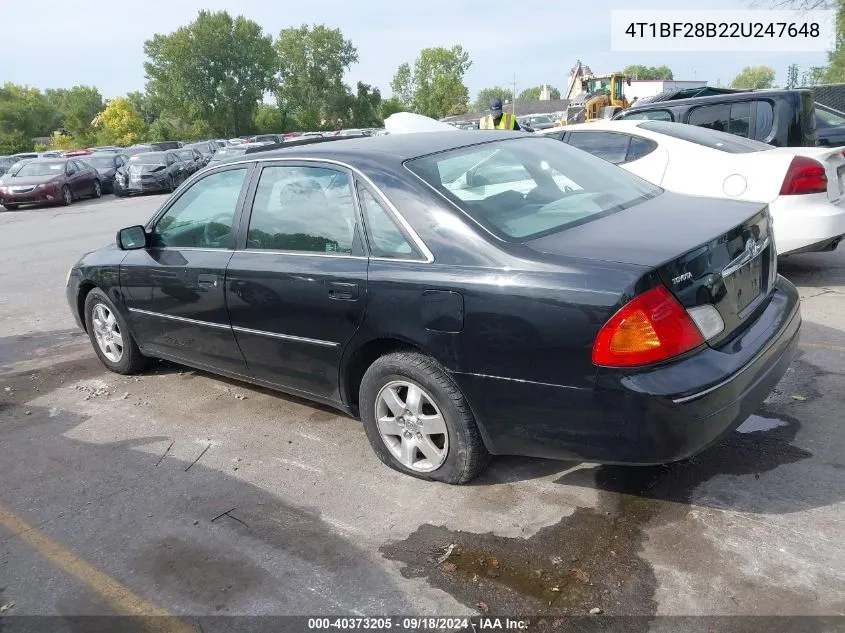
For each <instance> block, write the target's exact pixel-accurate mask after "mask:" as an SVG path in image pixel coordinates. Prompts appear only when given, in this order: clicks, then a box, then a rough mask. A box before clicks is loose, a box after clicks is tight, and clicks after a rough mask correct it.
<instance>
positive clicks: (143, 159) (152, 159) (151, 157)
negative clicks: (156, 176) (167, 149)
mask: <svg viewBox="0 0 845 633" xmlns="http://www.w3.org/2000/svg"><path fill="white" fill-rule="evenodd" d="M129 162H130V163H132V164H134V165H163V164H164V163H166V162H167V161H166V160H165V158H164V152H145V153H143V154H138V155H137V156H133V157H132V158H130V159H129Z"/></svg>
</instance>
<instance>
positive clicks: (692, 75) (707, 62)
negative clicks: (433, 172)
mask: <svg viewBox="0 0 845 633" xmlns="http://www.w3.org/2000/svg"><path fill="white" fill-rule="evenodd" d="M752 1H753V0H745V2H747V3H745V2H743V0H740V3H737V1H736V0H709V1H708V0H701V2H700V3H698V4H697V6H696V7H695V8H700V9H730V8H755V7H757V6H759V5H754V4H752ZM774 2H775V0H772V4H774ZM591 5H592V3H591V2H589V0H588V1H586V2H584V1H580V2H575V1H573V0H557V1H550V0H535V1H534V2H531V3H530V4H528V5H523V4H521V3H518V2H507V1H505V0H486V1H484V2H479V1H477V0H451V1H449V2H447V1H445V0H426V1H425V2H419V1H418V2H413V3H412V2H408V1H407V0H405V1H402V0H400V1H398V2H397V1H394V2H393V3H388V2H387V1H386V0H356V1H354V2H350V1H349V0H307V1H306V2H297V1H295V0H199V1H195V2H190V1H186V0H136V1H135V2H121V1H116V2H111V1H106V2H104V1H103V0H25V1H15V0H0V20H2V25H3V36H2V43H0V51H2V62H0V84H3V83H5V82H7V81H10V82H14V83H19V84H25V85H30V86H34V87H36V88H40V89H42V90H43V89H46V88H69V87H71V86H74V85H80V84H83V85H94V86H96V87H97V88H99V90H100V92H101V93H102V94H103V96H104V97H105V98H113V97H117V96H120V95H123V94H126V93H127V92H129V91H132V90H143V87H144V83H145V79H144V68H143V63H144V59H145V57H144V50H143V45H144V41H145V40H147V39H149V38H151V37H152V36H153V34H155V33H169V32H172V31H174V30H175V29H176V28H178V27H179V26H182V25H184V24H187V23H189V22H191V21H192V20H193V19H194V18H195V17H196V14H197V11H198V10H200V9H208V10H227V11H229V13H231V14H232V15H238V14H241V15H244V16H246V17H248V18H250V19H252V20H255V21H256V22H258V24H260V25H261V26H262V28H263V29H264V31H265V33H270V34H272V35H273V36H274V37H276V36H277V35H278V33H279V31H281V30H282V29H283V28H286V27H290V26H301V25H302V24H321V23H322V24H326V25H328V26H330V27H332V28H340V29H341V31H342V32H343V34H344V36H345V37H346V38H347V39H350V40H352V43H353V44H354V45H355V46H356V47H357V49H358V57H359V61H358V63H357V64H355V65H354V66H353V67H352V68H351V69H350V71H349V73H348V74H347V77H346V80H347V82H348V83H349V84H350V86H353V87H354V85H355V83H356V82H357V81H359V80H360V81H364V82H366V83H369V84H373V85H375V86H377V87H378V88H380V89H381V91H382V95H383V96H385V97H386V96H388V95H389V93H390V80H391V79H392V77H393V75H394V73H395V72H396V68H397V67H398V66H399V64H401V63H402V62H406V61H407V62H410V63H411V64H413V60H414V59H415V58H416V57H417V55H418V53H419V51H420V50H421V49H423V48H426V47H430V46H444V47H451V46H452V45H454V44H461V45H462V46H463V47H464V49H465V50H466V51H468V52H469V54H470V59H471V60H472V66H471V67H470V68H469V70H468V71H467V74H466V77H465V83H466V85H467V87H468V88H469V92H470V99H471V100H474V99H475V97H476V95H477V93H478V91H479V90H480V89H482V88H486V87H492V86H495V85H506V86H508V87H511V84H512V83H513V82H514V78H515V80H516V90H517V93H519V92H520V91H522V90H523V89H525V88H529V87H532V86H537V85H541V84H543V83H547V84H550V85H552V86H554V87H556V88H558V89H563V90H565V88H566V85H567V81H568V73H569V70H570V68H571V67H572V66H573V65H574V64H575V62H576V60H579V59H580V60H581V61H582V62H583V63H585V64H587V65H588V66H590V67H591V69H592V70H593V72H595V73H609V72H611V71H615V70H621V69H622V68H624V67H625V66H627V65H629V64H645V65H649V66H654V65H662V64H667V65H668V66H669V67H670V68H671V69H672V71H673V73H674V77H675V79H690V80H692V79H695V80H699V81H701V80H706V81H708V82H709V84H710V85H713V86H715V85H719V84H721V85H722V86H725V85H727V84H729V83H730V81H731V79H732V78H733V77H734V76H735V75H736V74H737V73H739V72H740V71H741V70H742V68H743V67H744V66H748V65H759V64H765V65H769V66H771V67H772V68H774V69H775V71H776V72H777V79H776V83H781V84H784V83H786V74H787V68H788V66H789V65H790V64H792V63H796V64H798V65H799V67H801V69H802V70H803V69H806V68H809V67H810V66H813V65H821V64H824V63H825V61H826V56H825V54H824V53H777V54H773V53H701V52H699V53H696V52H689V53H677V52H672V53H666V52H662V53H661V52H655V53H625V52H611V50H610V11H611V10H612V9H630V8H635V9H677V8H679V7H678V4H677V0H640V1H639V2H638V3H637V4H636V5H633V4H631V2H630V0H609V1H608V2H604V3H597V6H598V7H599V8H596V9H594V10H592V9H590V7H591Z"/></svg>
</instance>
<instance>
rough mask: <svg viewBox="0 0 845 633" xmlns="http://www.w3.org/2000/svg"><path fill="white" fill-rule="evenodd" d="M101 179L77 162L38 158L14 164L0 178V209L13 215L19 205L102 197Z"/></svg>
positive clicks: (68, 159) (86, 165) (85, 164)
mask: <svg viewBox="0 0 845 633" xmlns="http://www.w3.org/2000/svg"><path fill="white" fill-rule="evenodd" d="M102 191H103V190H102V184H101V182H100V176H99V173H98V172H97V170H96V169H94V167H92V166H91V165H89V164H88V163H86V162H85V161H83V160H81V159H78V158H37V159H35V160H30V161H27V162H25V163H17V164H15V165H14V166H13V167H12V169H10V170H9V172H8V173H7V174H6V175H4V176H3V177H2V178H0V205H2V206H4V207H5V208H6V209H8V210H9V211H14V210H15V209H17V208H18V207H19V206H20V205H22V204H65V205H68V204H71V203H72V202H73V201H74V200H75V199H77V198H83V197H85V196H90V197H92V198H99V197H100V195H102Z"/></svg>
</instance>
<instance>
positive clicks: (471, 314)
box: [67, 131, 801, 484]
mask: <svg viewBox="0 0 845 633" xmlns="http://www.w3.org/2000/svg"><path fill="white" fill-rule="evenodd" d="M67 299H68V301H69V304H70V309H71V311H72V313H73V315H74V317H75V318H76V320H77V322H78V323H79V325H80V326H81V327H82V328H84V330H85V331H86V332H87V333H88V335H89V337H90V340H91V343H92V346H93V349H94V352H95V353H96V354H97V355H98V356H99V358H100V360H101V361H102V363H103V364H104V365H105V366H106V367H107V368H108V369H110V370H112V371H114V372H118V373H121V374H130V373H133V372H138V371H140V370H142V369H143V368H144V367H145V366H146V364H147V363H148V361H149V359H151V358H162V359H168V360H171V361H174V362H177V363H182V364H184V365H188V366H192V367H196V368H200V369H204V370H207V371H211V372H215V373H218V374H220V375H223V376H228V377H230V378H234V379H238V380H243V381H247V382H251V383H255V384H257V385H263V386H266V387H269V388H272V389H276V390H279V391H282V392H287V393H290V394H295V395H298V396H302V397H305V398H308V399H311V400H313V401H316V402H322V403H326V404H329V405H331V406H333V407H336V408H337V409H340V410H342V411H345V412H348V413H350V414H352V415H354V416H358V417H360V419H361V420H362V422H363V426H364V430H365V432H366V435H367V437H368V439H369V441H370V443H371V445H372V448H373V450H374V451H375V453H376V455H377V456H378V457H379V458H380V459H381V460H382V461H383V462H384V463H385V464H387V465H389V466H390V467H392V468H395V469H397V470H399V471H401V472H404V473H406V474H409V475H413V476H416V477H421V478H427V479H432V480H438V481H443V482H448V483H455V484H456V483H465V482H468V481H470V480H471V479H472V478H473V477H475V476H476V475H477V474H478V473H479V472H480V471H481V470H482V469H483V468H484V466H485V464H486V463H487V459H488V457H489V456H490V455H491V454H519V455H528V456H537V457H545V458H559V459H581V460H587V461H592V462H605V463H624V464H656V463H665V462H671V461H675V460H680V459H683V458H686V457H688V456H690V455H692V454H694V453H697V452H699V451H701V450H702V449H703V448H705V447H707V446H709V445H711V444H712V443H714V442H717V441H719V440H720V438H722V437H723V436H724V435H725V434H727V433H730V432H731V431H733V429H735V428H736V427H737V426H738V425H739V424H741V423H742V422H743V420H745V419H746V418H747V417H748V416H749V415H750V414H751V413H752V412H753V411H755V410H756V409H757V408H758V407H759V406H760V404H761V403H762V402H763V400H764V399H765V398H766V397H767V396H768V394H769V393H770V392H771V390H772V388H773V387H774V386H775V384H776V383H777V382H778V381H779V380H780V378H781V377H782V376H783V375H784V372H785V371H786V369H787V367H788V365H789V364H790V362H791V360H792V358H793V356H794V354H795V350H796V347H797V343H798V337H799V330H800V325H801V316H800V309H799V299H798V293H797V291H796V289H795V287H794V286H793V285H792V284H791V283H790V282H789V281H787V280H786V279H784V278H782V277H780V276H779V275H778V274H777V259H776V253H775V247H774V239H773V233H772V226H771V218H770V215H769V210H768V208H767V207H766V205H765V204H757V203H751V202H740V201H734V200H719V199H711V198H705V197H690V196H684V195H681V194H677V193H672V192H668V191H664V190H662V189H660V188H659V187H656V186H654V185H651V184H649V183H647V182H645V181H643V180H640V179H639V178H637V177H636V176H633V175H631V174H629V173H627V172H625V171H624V170H622V169H619V168H618V167H615V166H613V165H611V164H609V163H607V162H606V161H604V160H602V159H600V158H597V157H595V156H592V155H590V154H588V153H586V152H582V151H581V150H578V149H576V148H573V147H571V146H568V145H565V144H563V143H560V142H559V141H554V140H551V139H547V138H538V137H537V136H535V135H528V134H523V133H519V132H499V131H484V132H475V131H450V132H432V133H417V134H407V135H388V136H380V137H375V138H364V139H347V140H337V141H333V142H331V143H315V144H312V145H302V146H299V147H292V148H289V149H280V150H271V151H267V152H260V153H257V154H250V155H245V156H239V157H235V158H233V159H231V160H230V161H228V162H222V163H219V164H216V165H215V166H213V167H209V168H206V169H205V170H203V171H201V172H198V173H197V174H195V175H194V176H193V177H192V178H191V179H190V180H189V181H188V182H187V183H186V184H184V185H183V186H182V187H180V188H179V190H178V191H177V192H176V193H175V194H174V195H172V196H170V198H169V199H168V200H167V201H166V202H165V203H164V204H163V205H162V207H161V209H160V210H159V211H158V212H157V213H155V215H154V216H153V217H152V218H150V220H149V221H148V222H147V223H146V224H144V225H143V226H140V225H139V226H132V227H127V228H125V229H122V230H121V231H119V232H118V233H117V235H116V243H115V245H114V246H111V247H108V248H104V249H101V250H97V251H94V252H92V253H89V254H87V255H85V256H84V257H83V258H82V259H81V260H80V261H79V262H78V263H77V264H76V265H74V266H73V268H72V269H71V271H70V274H69V276H68V283H67Z"/></svg>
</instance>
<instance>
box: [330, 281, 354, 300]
mask: <svg viewBox="0 0 845 633" xmlns="http://www.w3.org/2000/svg"><path fill="white" fill-rule="evenodd" d="M357 298H358V284H337V283H335V284H329V299H339V300H341V301H355V300H356V299H357Z"/></svg>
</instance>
